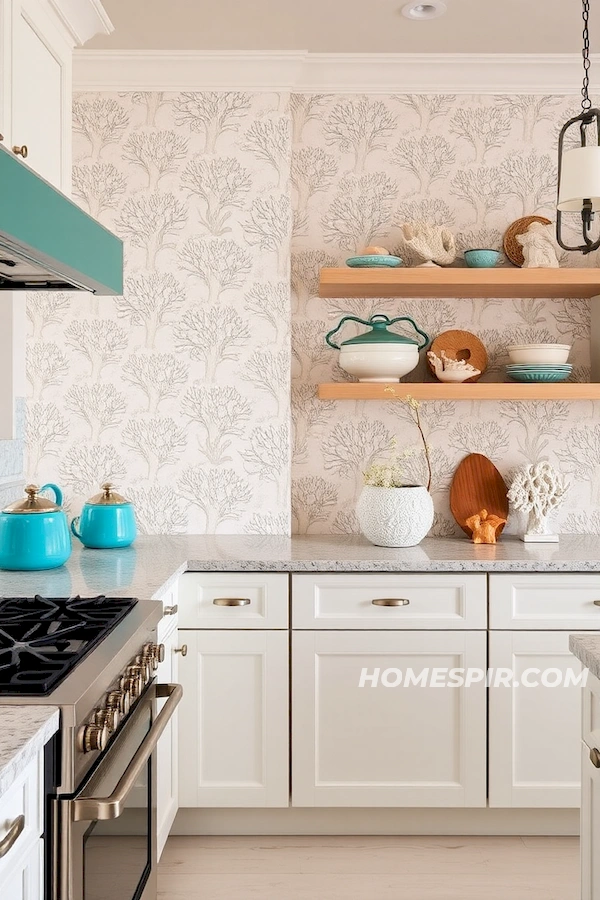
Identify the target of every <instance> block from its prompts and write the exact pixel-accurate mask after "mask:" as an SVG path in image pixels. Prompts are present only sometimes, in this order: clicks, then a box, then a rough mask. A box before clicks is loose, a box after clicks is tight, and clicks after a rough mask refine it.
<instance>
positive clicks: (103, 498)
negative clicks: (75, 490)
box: [86, 481, 129, 506]
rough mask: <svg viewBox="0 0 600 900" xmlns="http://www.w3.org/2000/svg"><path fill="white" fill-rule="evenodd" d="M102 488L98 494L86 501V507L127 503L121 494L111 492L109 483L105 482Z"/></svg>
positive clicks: (111, 487)
mask: <svg viewBox="0 0 600 900" xmlns="http://www.w3.org/2000/svg"><path fill="white" fill-rule="evenodd" d="M101 487H102V492H101V493H100V494H94V496H93V497H90V499H89V500H86V504H87V505H88V506H118V505H119V504H121V503H129V500H126V499H125V497H122V496H121V494H117V492H116V491H113V485H112V484H111V482H110V481H106V482H105V483H104V484H103V485H101Z"/></svg>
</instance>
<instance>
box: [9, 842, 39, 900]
mask: <svg viewBox="0 0 600 900" xmlns="http://www.w3.org/2000/svg"><path fill="white" fill-rule="evenodd" d="M15 849H16V845H15V847H14V848H13V851H14V850H15ZM43 863H44V841H43V840H42V839H41V838H39V839H38V840H37V841H36V842H35V843H34V844H32V845H31V846H30V847H29V849H28V850H26V851H24V852H22V853H21V854H20V855H15V856H14V858H13V859H11V861H10V864H9V866H8V869H7V871H6V872H5V874H4V877H3V878H2V879H1V880H0V897H2V900H41V898H43V896H44V864H43Z"/></svg>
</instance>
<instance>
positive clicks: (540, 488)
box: [508, 461, 571, 534]
mask: <svg viewBox="0 0 600 900" xmlns="http://www.w3.org/2000/svg"><path fill="white" fill-rule="evenodd" d="M570 487H571V484H570V482H569V481H568V480H567V479H566V478H565V477H564V475H562V474H561V473H560V472H557V471H556V469H555V468H554V467H553V466H552V465H550V463H549V462H546V461H544V462H539V463H536V464H535V465H530V466H525V468H524V469H521V470H520V471H519V472H517V474H516V475H515V477H514V479H513V482H512V484H511V486H510V490H509V492H508V499H509V501H510V502H511V503H512V505H513V506H514V508H515V509H516V510H519V511H521V512H527V513H529V521H528V523H527V534H549V531H548V516H549V515H550V513H551V512H552V511H553V510H555V509H558V507H559V506H561V505H562V504H563V503H564V501H565V497H566V495H567V492H568V491H569V488H570Z"/></svg>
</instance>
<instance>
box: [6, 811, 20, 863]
mask: <svg viewBox="0 0 600 900" xmlns="http://www.w3.org/2000/svg"><path fill="white" fill-rule="evenodd" d="M24 828H25V816H17V818H16V819H15V821H14V822H13V823H12V825H11V826H10V828H9V829H8V831H7V833H6V836H5V837H3V838H2V840H1V841H0V859H2V857H3V856H6V854H7V853H8V851H9V850H10V848H11V847H12V846H13V845H14V844H15V843H16V841H17V838H18V837H19V835H20V834H22V832H23V829H24Z"/></svg>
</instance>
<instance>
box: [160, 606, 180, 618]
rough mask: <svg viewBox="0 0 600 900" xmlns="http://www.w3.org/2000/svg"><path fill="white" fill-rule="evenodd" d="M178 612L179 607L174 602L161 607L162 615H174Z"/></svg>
mask: <svg viewBox="0 0 600 900" xmlns="http://www.w3.org/2000/svg"><path fill="white" fill-rule="evenodd" d="M178 612H179V607H178V606H177V604H175V605H174V606H165V608H164V609H163V615H165V616H176V615H177V613H178Z"/></svg>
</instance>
